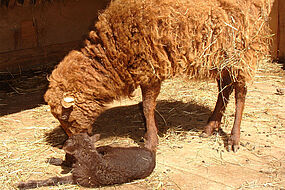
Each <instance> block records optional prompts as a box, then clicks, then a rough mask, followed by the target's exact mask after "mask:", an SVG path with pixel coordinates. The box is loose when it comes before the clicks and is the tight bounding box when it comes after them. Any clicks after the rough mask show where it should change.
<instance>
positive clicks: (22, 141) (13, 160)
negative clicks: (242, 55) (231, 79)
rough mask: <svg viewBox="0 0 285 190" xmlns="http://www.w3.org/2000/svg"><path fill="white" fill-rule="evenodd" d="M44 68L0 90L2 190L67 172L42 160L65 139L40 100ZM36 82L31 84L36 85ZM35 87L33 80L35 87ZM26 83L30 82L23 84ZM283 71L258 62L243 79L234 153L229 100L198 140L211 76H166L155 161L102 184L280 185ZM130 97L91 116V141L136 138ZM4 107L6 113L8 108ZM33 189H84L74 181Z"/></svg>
mask: <svg viewBox="0 0 285 190" xmlns="http://www.w3.org/2000/svg"><path fill="white" fill-rule="evenodd" d="M44 75H45V73H42V74H41V73H40V74H39V73H37V74H36V75H35V76H22V79H23V80H22V81H21V80H20V81H16V82H15V83H13V81H9V86H10V87H11V89H13V90H11V91H10V92H9V93H8V94H7V95H6V92H4V91H2V89H0V90H1V92H0V96H1V100H0V101H1V102H0V103H1V104H0V111H1V117H0V160H1V161H0V189H14V188H15V184H16V183H17V182H19V181H27V180H29V179H46V178H48V177H52V176H56V175H57V176H62V175H66V173H67V172H68V171H66V170H63V169H62V168H61V167H56V166H52V165H49V164H48V163H46V160H47V159H48V158H50V157H61V158H62V157H63V156H64V152H63V150H61V149H60V147H61V146H62V144H63V142H64V140H65V139H66V138H67V137H66V135H65V134H64V132H63V131H62V130H61V128H60V127H58V126H59V123H58V121H57V120H56V119H54V117H53V116H52V115H51V113H50V111H49V107H48V106H47V105H44V103H43V101H42V94H43V92H44V88H45V86H46V82H45V81H46V79H45V77H43V76H44ZM35 81H36V82H37V84H34V83H35ZM34 85H37V86H36V87H35V86H34ZM28 87H30V88H28ZM284 91H285V72H284V70H282V69H281V68H280V66H278V65H276V64H269V63H267V64H266V65H265V64H264V65H261V66H260V68H259V70H258V73H257V76H256V80H255V82H254V83H253V84H251V85H249V90H248V96H247V99H246V107H245V111H244V115H243V121H242V127H241V147H240V149H239V151H238V152H237V153H233V152H227V150H226V148H225V147H224V145H225V143H224V142H225V141H226V139H227V134H229V133H230V129H231V127H232V123H233V117H234V98H233V96H232V97H231V101H230V103H229V105H228V109H227V111H226V114H225V117H224V120H223V125H222V129H223V131H219V133H217V134H215V135H213V136H212V137H210V138H205V139H204V138H200V137H199V135H200V133H201V130H202V126H203V125H204V124H205V123H206V121H207V118H208V117H209V115H210V113H211V110H213V107H214V105H215V101H216V97H217V87H216V83H215V82H214V81H212V82H201V81H200V82H195V81H188V82H183V81H182V80H181V79H175V80H169V81H165V83H164V84H163V87H162V91H161V93H160V95H159V97H158V105H157V112H156V118H157V121H158V127H159V136H160V137H159V141H160V142H159V146H158V151H157V165H156V168H155V170H154V172H153V173H152V175H151V176H149V177H147V178H146V179H142V180H138V181H134V182H132V183H129V184H123V185H116V186H112V187H104V188H102V189H175V190H176V189H283V190H284V189H285V146H284V145H285V95H284V93H285V92H284ZM135 94H136V96H134V97H133V98H132V99H131V100H122V101H121V102H115V103H114V104H112V105H110V109H108V110H106V111H105V112H104V113H103V114H102V115H101V116H100V117H99V118H98V120H97V122H96V123H95V126H96V127H94V132H95V133H100V134H101V140H100V141H99V142H97V144H100V145H102V144H104V145H105V144H112V145H114V146H129V145H138V144H141V143H142V142H141V137H142V136H143V134H144V123H143V118H142V112H141V110H140V106H139V105H138V104H137V103H138V102H140V101H141V96H140V93H139V90H138V91H137V92H136V93H135ZM7 113H9V114H7ZM39 189H84V188H81V187H78V186H75V185H62V186H57V187H44V188H39Z"/></svg>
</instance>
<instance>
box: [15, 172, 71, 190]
mask: <svg viewBox="0 0 285 190" xmlns="http://www.w3.org/2000/svg"><path fill="white" fill-rule="evenodd" d="M72 182H73V181H72V176H71V175H70V176H65V177H52V178H49V179H46V180H30V181H28V182H20V183H18V185H17V187H18V188H19V189H33V188H37V187H43V186H56V185H62V184H72Z"/></svg>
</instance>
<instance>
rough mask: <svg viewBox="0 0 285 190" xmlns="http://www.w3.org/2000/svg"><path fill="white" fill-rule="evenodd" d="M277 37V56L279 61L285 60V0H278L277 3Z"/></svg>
mask: <svg viewBox="0 0 285 190" xmlns="http://www.w3.org/2000/svg"><path fill="white" fill-rule="evenodd" d="M278 8H279V10H278V12H279V16H278V26H279V29H278V33H279V35H278V37H279V43H278V45H279V52H278V58H279V60H280V61H285V1H284V0H279V3H278Z"/></svg>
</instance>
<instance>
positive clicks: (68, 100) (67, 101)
mask: <svg viewBox="0 0 285 190" xmlns="http://www.w3.org/2000/svg"><path fill="white" fill-rule="evenodd" d="M61 105H62V106H63V107H64V108H70V107H72V106H73V105H74V98H73V97H72V96H65V97H63V99H62V100H61Z"/></svg>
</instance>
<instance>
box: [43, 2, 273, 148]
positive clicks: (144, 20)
mask: <svg viewBox="0 0 285 190" xmlns="http://www.w3.org/2000/svg"><path fill="white" fill-rule="evenodd" d="M273 1H274V0H205V1H201V0H163V1H161V0H139V1H138V0H114V1H112V2H111V3H110V5H109V6H108V8H107V9H106V10H105V11H104V12H103V13H102V14H100V16H99V18H98V22H97V23H96V24H95V28H94V29H93V30H92V31H90V33H89V36H88V38H87V39H86V40H85V44H84V47H83V48H81V49H80V50H73V51H71V52H70V53H69V54H68V55H67V56H66V57H65V58H64V59H63V60H62V61H61V63H60V64H59V65H58V66H57V68H56V69H55V70H54V71H53V72H52V74H51V76H50V85H49V89H48V91H47V92H46V94H45V100H46V101H47V103H48V104H49V105H50V107H51V112H52V114H53V115H54V116H55V117H56V118H57V119H58V120H59V121H60V123H61V125H62V127H63V129H64V130H65V132H66V133H67V134H68V135H69V136H72V135H73V134H77V133H80V132H88V133H89V134H91V133H92V124H93V123H94V121H95V119H96V118H97V117H98V115H99V114H100V113H101V112H102V110H103V108H104V105H105V104H106V103H110V102H112V101H113V100H118V99H120V98H122V97H128V96H130V95H131V93H132V92H133V91H134V89H136V88H137V87H138V86H140V87H141V90H142V96H143V100H142V101H143V112H144V115H145V118H146V128H147V132H146V134H145V138H146V143H145V147H146V148H148V149H150V150H156V147H157V144H158V137H157V128H156V124H155V119H154V110H155V106H156V98H157V96H158V94H159V91H160V87H161V83H162V81H163V80H165V79H167V78H172V77H176V76H181V77H184V78H187V79H189V78H191V79H209V80H210V79H214V80H217V82H218V89H219V95H218V100H217V103H216V107H215V109H214V112H213V114H212V115H211V117H210V118H209V120H208V124H207V125H206V126H205V129H204V132H203V134H202V136H204V137H207V136H209V135H211V134H212V133H213V131H214V130H216V129H218V128H219V127H220V123H221V118H222V115H223V112H224V111H225V108H226V105H227V102H228V100H229V96H230V94H231V92H232V91H233V90H235V100H236V110H235V121H234V125H233V129H232V132H231V136H230V138H229V141H228V144H229V146H230V147H231V148H232V149H233V151H237V149H238V147H239V141H240V124H241V119H242V112H243V109H244V103H245V97H246V92H247V87H246V84H247V83H248V82H250V81H251V80H252V78H253V76H254V73H255V70H256V67H257V64H258V62H259V61H260V60H262V59H263V57H265V55H267V53H268V43H269V41H270V36H269V34H270V31H269V28H268V25H267V19H268V15H269V12H270V9H271V6H272V3H273Z"/></svg>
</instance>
